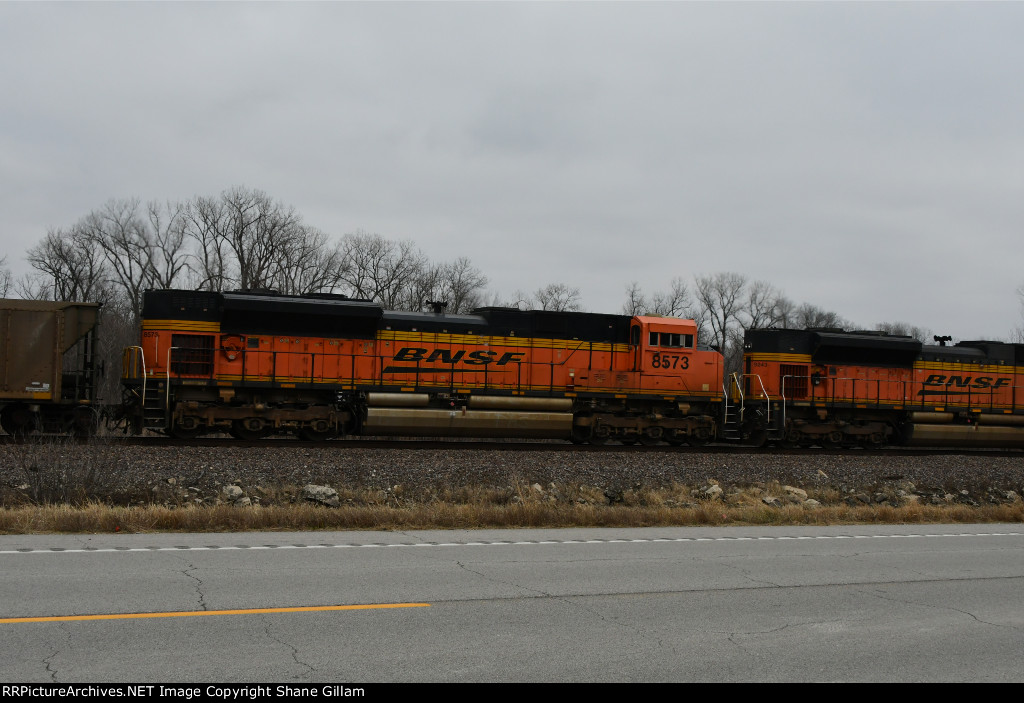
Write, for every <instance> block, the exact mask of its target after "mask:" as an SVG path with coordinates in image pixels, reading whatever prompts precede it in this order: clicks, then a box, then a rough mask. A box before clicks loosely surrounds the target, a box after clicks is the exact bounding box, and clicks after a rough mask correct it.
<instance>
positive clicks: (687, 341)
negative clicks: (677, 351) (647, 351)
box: [650, 332, 693, 349]
mask: <svg viewBox="0 0 1024 703" xmlns="http://www.w3.org/2000/svg"><path fill="white" fill-rule="evenodd" d="M650 346H652V347H682V348H686V349H692V348H693V335H692V334H676V333H674V332H651V333H650Z"/></svg>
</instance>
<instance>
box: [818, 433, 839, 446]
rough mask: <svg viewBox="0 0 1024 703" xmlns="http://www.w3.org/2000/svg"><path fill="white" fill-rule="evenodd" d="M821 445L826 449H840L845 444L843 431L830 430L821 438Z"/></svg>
mask: <svg viewBox="0 0 1024 703" xmlns="http://www.w3.org/2000/svg"><path fill="white" fill-rule="evenodd" d="M821 446H822V447H824V448H825V449H839V448H840V447H841V446H843V433H842V432H839V431H836V432H829V433H828V434H826V435H824V436H823V437H822V438H821Z"/></svg>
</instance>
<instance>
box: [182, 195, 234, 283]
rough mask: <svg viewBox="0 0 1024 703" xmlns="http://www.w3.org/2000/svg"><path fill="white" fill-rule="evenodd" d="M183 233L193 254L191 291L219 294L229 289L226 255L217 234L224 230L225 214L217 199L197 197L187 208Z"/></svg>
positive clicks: (226, 214)
mask: <svg viewBox="0 0 1024 703" xmlns="http://www.w3.org/2000/svg"><path fill="white" fill-rule="evenodd" d="M184 217H185V218H186V220H187V225H186V228H185V232H186V234H187V235H188V236H189V237H190V238H191V239H192V240H193V242H194V244H195V251H194V252H193V263H192V264H190V266H189V269H190V271H191V272H192V280H191V281H190V282H189V287H190V288H195V289H196V290H211V291H222V290H224V289H225V288H226V287H228V278H229V272H228V256H229V255H228V253H227V250H226V246H225V244H224V240H223V238H222V237H221V236H220V233H221V232H223V231H225V230H226V229H227V226H228V225H227V219H228V213H227V211H226V208H225V207H224V206H223V204H222V203H221V202H220V200H219V199H218V198H207V197H197V198H195V199H194V200H193V201H192V202H190V203H189V204H188V205H187V206H186V208H185V213H184Z"/></svg>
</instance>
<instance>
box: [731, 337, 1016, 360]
mask: <svg viewBox="0 0 1024 703" xmlns="http://www.w3.org/2000/svg"><path fill="white" fill-rule="evenodd" d="M744 351H745V352H747V353H755V354H756V353H762V354H810V355H811V360H812V362H813V363H820V364H864V365H869V366H902V367H909V366H912V365H913V363H914V362H915V361H917V360H918V359H920V360H923V361H939V362H946V363H965V364H969V363H977V364H1014V363H1015V360H1017V359H1020V360H1022V361H1024V344H1006V343H1003V342H988V341H966V342H959V343H957V344H956V345H954V346H941V345H937V344H934V345H933V344H922V343H921V342H920V341H919V340H917V339H914V338H913V337H908V336H904V335H890V334H886V333H884V332H876V331H870V330H864V331H852V332H851V331H846V330H841V329H806V330H792V329H777V328H769V329H756V330H747V332H746V335H745V337H744Z"/></svg>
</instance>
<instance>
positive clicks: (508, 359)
mask: <svg viewBox="0 0 1024 703" xmlns="http://www.w3.org/2000/svg"><path fill="white" fill-rule="evenodd" d="M427 352H430V350H429V349H422V348H420V347H403V348H402V349H399V350H398V353H397V354H395V355H394V356H393V357H392V358H391V360H392V361H423V362H426V363H428V364H432V363H434V362H438V361H440V362H441V363H442V364H457V363H459V362H460V361H461V362H462V363H464V364H471V365H473V366H485V365H487V364H494V365H495V366H505V365H506V364H508V363H514V362H519V361H522V360H523V357H525V356H526V354H524V353H520V352H505V353H504V354H502V355H501V357H500V358H498V359H495V358H494V357H496V356H498V352H494V351H475V352H470V353H469V354H466V352H465V350H462V349H460V350H459V351H457V352H455V353H454V354H453V353H452V350H451V349H435V350H434V351H433V352H430V355H429V356H428V355H427Z"/></svg>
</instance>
